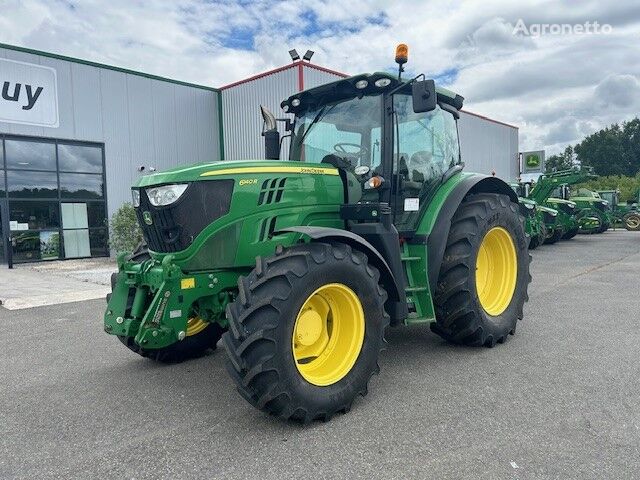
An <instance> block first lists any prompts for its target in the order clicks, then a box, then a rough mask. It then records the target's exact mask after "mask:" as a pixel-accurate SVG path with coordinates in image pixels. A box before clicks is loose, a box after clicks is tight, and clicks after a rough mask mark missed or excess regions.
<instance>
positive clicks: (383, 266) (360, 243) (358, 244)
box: [277, 226, 406, 302]
mask: <svg viewBox="0 0 640 480" xmlns="http://www.w3.org/2000/svg"><path fill="white" fill-rule="evenodd" d="M287 232H291V233H301V234H303V235H306V236H308V237H309V238H311V239H313V240H327V241H331V240H333V241H338V242H342V243H346V244H347V245H350V246H351V247H352V248H356V249H358V250H360V251H361V252H363V253H365V254H366V255H367V257H369V261H370V262H371V264H372V265H373V266H374V267H376V268H377V269H378V271H379V272H380V282H381V283H382V285H383V286H384V288H385V290H386V291H387V293H388V294H389V298H390V299H391V300H393V301H394V302H403V301H406V300H405V294H404V290H403V289H401V286H400V285H399V284H398V280H397V279H396V278H395V275H394V274H393V272H392V271H391V268H390V267H389V264H388V263H387V261H386V260H385V259H384V257H383V256H382V255H381V254H380V252H378V250H377V249H376V248H375V247H374V246H373V245H371V244H370V243H369V242H367V241H366V240H365V239H364V238H362V237H361V236H360V235H356V234H355V233H353V232H350V231H348V230H340V229H339V228H329V227H310V226H298V227H287V228H282V229H280V230H279V231H278V232H277V233H287Z"/></svg>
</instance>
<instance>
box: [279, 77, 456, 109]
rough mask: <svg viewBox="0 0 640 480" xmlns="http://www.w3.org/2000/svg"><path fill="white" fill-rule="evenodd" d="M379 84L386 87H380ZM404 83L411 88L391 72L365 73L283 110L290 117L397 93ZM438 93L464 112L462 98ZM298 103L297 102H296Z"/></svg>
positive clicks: (285, 104)
mask: <svg viewBox="0 0 640 480" xmlns="http://www.w3.org/2000/svg"><path fill="white" fill-rule="evenodd" d="M361 80H366V81H367V84H366V86H365V87H364V88H356V83H358V82H360V81H361ZM376 82H378V83H379V84H383V85H382V86H378V85H376ZM403 83H404V84H406V86H407V88H409V82H408V81H404V82H402V81H398V78H397V77H396V76H394V75H392V74H390V73H387V72H374V73H361V74H359V75H354V76H352V77H347V78H341V79H339V80H336V81H334V82H330V83H325V84H324V85H320V86H318V87H314V88H310V89H308V90H303V91H302V92H299V93H296V94H294V95H291V96H290V97H289V98H287V99H285V100H283V101H282V103H281V104H280V106H281V107H282V109H283V110H284V111H285V112H287V113H299V112H303V111H306V110H308V109H310V108H314V107H316V106H317V105H322V104H325V103H330V102H335V101H339V100H348V99H350V98H356V97H358V96H361V95H377V94H380V93H383V92H385V91H389V90H393V89H394V88H396V87H398V86H400V85H401V84H403ZM436 93H437V95H438V101H439V102H442V103H446V104H448V105H451V106H452V107H454V108H456V109H457V110H460V109H461V108H462V104H463V102H464V98H463V97H462V96H461V95H458V94H457V93H455V92H452V91H451V90H447V89H446V88H442V87H438V86H436ZM294 100H297V101H296V102H294ZM298 102H299V103H298Z"/></svg>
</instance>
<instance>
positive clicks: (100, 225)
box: [0, 44, 519, 263]
mask: <svg viewBox="0 0 640 480" xmlns="http://www.w3.org/2000/svg"><path fill="white" fill-rule="evenodd" d="M345 76H347V75H345V74H343V73H340V72H336V71H333V70H330V69H327V68H324V67H320V66H318V65H315V64H312V63H309V62H306V61H296V62H293V63H292V64H289V65H286V66H284V67H281V68H278V69H275V70H271V71H269V72H265V73H262V74H259V75H256V76H253V77H251V78H248V79H246V80H242V81H239V82H236V83H233V84H230V85H227V86H224V87H221V88H214V87H210V86H203V85H194V84H189V83H185V82H180V81H176V80H171V79H167V78H162V77H158V76H154V75H148V74H145V73H141V72H135V71H131V70H126V69H122V68H118V67H113V66H109V65H102V64H98V63H94V62H88V61H85V60H81V59H76V58H70V57H64V56H60V55H56V54H52V53H47V52H41V51H36V50H30V49H26V48H22V47H15V46H11V45H4V44H0V263H2V262H4V261H6V252H7V251H8V249H9V248H11V249H12V252H13V257H14V260H15V261H34V260H44V259H54V258H78V257H88V256H100V255H108V254H109V250H108V231H107V221H108V218H109V217H110V216H111V215H112V214H113V213H114V212H115V211H116V210H117V209H118V208H119V207H120V206H121V205H122V204H123V203H124V202H126V201H130V186H131V184H132V182H133V181H134V180H135V179H136V178H137V177H138V176H139V175H142V174H145V173H147V172H148V171H149V170H150V169H151V168H155V169H157V170H162V169H166V168H169V167H173V166H177V165H181V164H191V163H198V162H209V161H215V160H221V159H222V160H226V159H243V158H245V159H260V158H263V157H264V144H263V137H262V136H261V135H260V133H261V130H262V119H261V116H260V113H259V109H258V107H259V105H260V104H262V105H264V106H266V107H267V108H269V109H270V110H271V111H272V112H274V113H276V116H280V117H285V116H286V115H285V114H284V112H282V110H281V109H280V102H281V101H282V100H283V99H285V98H287V97H289V96H290V95H291V94H293V93H295V92H297V91H301V90H304V89H307V88H312V87H315V86H318V85H321V84H323V83H327V82H330V81H334V80H336V79H338V78H342V77H345ZM459 130H460V142H461V148H462V154H463V158H464V159H465V161H466V162H467V169H468V170H473V171H478V172H482V173H487V174H490V173H492V172H495V174H496V175H498V176H500V177H503V178H505V179H513V178H515V177H517V176H518V170H519V168H518V131H517V128H516V127H513V126H511V125H507V124H504V123H501V122H497V121H495V120H491V119H488V118H485V117H481V116H478V115H475V114H472V113H469V112H465V113H463V114H462V117H461V120H460V122H459ZM282 133H284V132H282ZM283 145H284V149H285V151H284V152H282V153H283V156H286V155H287V153H288V152H287V151H286V150H287V149H288V144H287V142H284V143H283ZM141 167H144V170H143V171H142V172H141V171H140V169H141ZM9 237H11V239H12V242H13V245H10V243H9Z"/></svg>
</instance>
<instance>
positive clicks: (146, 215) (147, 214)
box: [142, 212, 153, 225]
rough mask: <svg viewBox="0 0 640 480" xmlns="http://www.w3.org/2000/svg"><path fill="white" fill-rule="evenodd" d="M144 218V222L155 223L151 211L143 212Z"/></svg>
mask: <svg viewBox="0 0 640 480" xmlns="http://www.w3.org/2000/svg"><path fill="white" fill-rule="evenodd" d="M142 218H143V219H144V223H146V224H147V225H151V224H152V223H153V219H152V218H151V213H150V212H142Z"/></svg>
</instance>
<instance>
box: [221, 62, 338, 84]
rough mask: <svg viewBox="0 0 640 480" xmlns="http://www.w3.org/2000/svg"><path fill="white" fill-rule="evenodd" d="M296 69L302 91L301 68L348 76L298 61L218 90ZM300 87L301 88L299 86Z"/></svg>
mask: <svg viewBox="0 0 640 480" xmlns="http://www.w3.org/2000/svg"><path fill="white" fill-rule="evenodd" d="M295 67H298V72H299V73H298V75H299V78H298V86H299V87H300V90H304V88H303V87H302V86H304V79H303V77H302V75H303V73H302V72H303V70H304V68H303V67H309V68H314V69H316V70H320V71H321V72H326V73H331V74H333V75H336V76H338V77H343V78H345V77H348V76H349V75H346V74H344V73H342V72H338V71H336V70H331V69H330V68H325V67H321V66H319V65H315V64H313V63H309V62H305V61H304V60H298V61H297V62H293V63H290V64H289V65H285V66H283V67H278V68H274V69H272V70H267V71H266V72H262V73H258V74H256V75H253V76H251V77H249V78H244V79H242V80H238V81H237V82H233V83H229V84H228V85H225V86H223V87H220V88H219V90H226V89H227V88H231V87H235V86H237V85H242V84H243V83H249V82H253V81H254V80H258V79H260V78H262V77H267V76H269V75H273V74H274V73H279V72H283V71H284V70H288V69H290V68H295ZM301 85H302V86H301Z"/></svg>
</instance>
